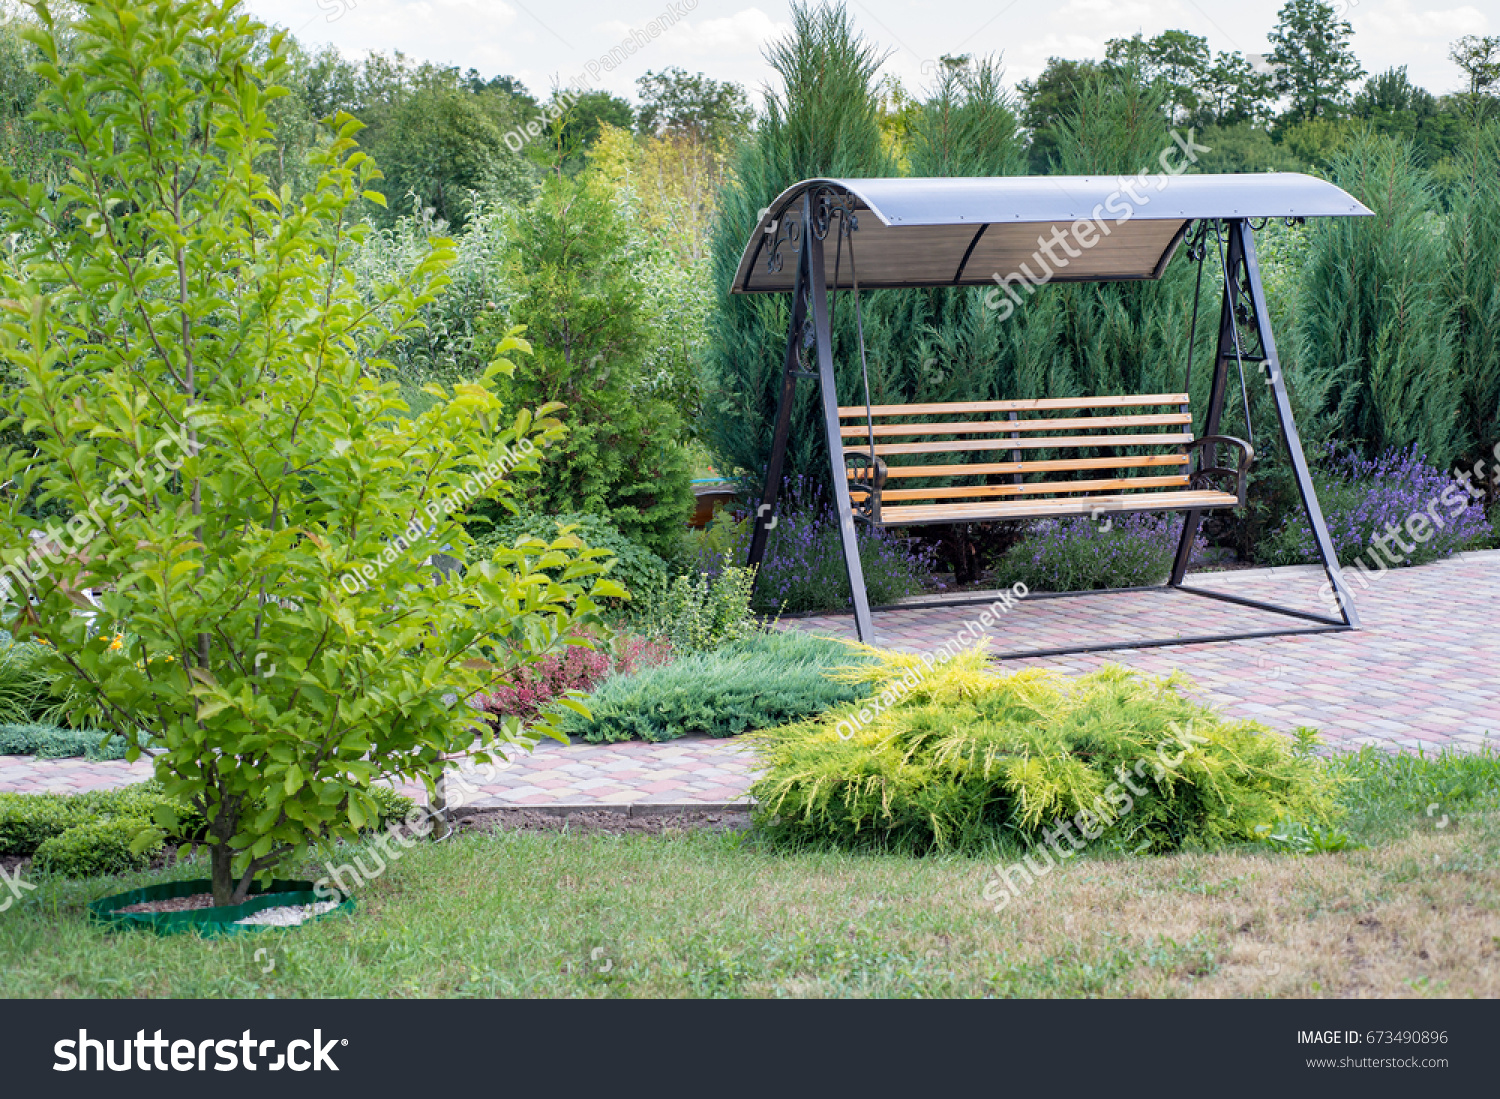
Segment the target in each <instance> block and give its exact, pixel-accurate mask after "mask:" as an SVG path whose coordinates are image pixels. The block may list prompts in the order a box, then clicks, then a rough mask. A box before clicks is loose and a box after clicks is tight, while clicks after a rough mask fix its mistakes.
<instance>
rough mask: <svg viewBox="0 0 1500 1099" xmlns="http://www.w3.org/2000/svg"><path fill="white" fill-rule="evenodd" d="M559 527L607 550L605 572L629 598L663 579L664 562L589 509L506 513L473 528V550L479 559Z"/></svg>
mask: <svg viewBox="0 0 1500 1099" xmlns="http://www.w3.org/2000/svg"><path fill="white" fill-rule="evenodd" d="M563 527H574V528H576V529H575V530H574V531H573V534H574V536H575V537H577V538H579V539H581V540H582V541H583V543H584V544H585V545H588V546H590V547H592V548H594V549H602V550H608V551H609V554H610V558H612V560H610V559H609V558H605V559H602V560H605V561H606V562H607V564H608V573H607V575H608V576H609V578H610V579H611V580H614V581H615V582H616V583H619V584H621V585H622V586H623V587H624V588H625V590H626V591H628V592H629V593H630V595H631V599H632V601H635V600H642V599H645V598H648V597H649V596H651V595H653V594H655V593H657V592H659V591H660V590H661V589H662V588H663V587H664V586H665V585H666V582H667V564H666V562H665V561H663V560H662V559H661V558H660V557H658V556H657V555H656V554H654V553H652V552H651V551H650V550H648V549H646V548H645V547H644V546H642V545H641V544H640V543H639V542H636V541H634V540H632V539H631V538H629V537H627V536H626V535H624V534H622V533H620V530H619V528H617V527H616V526H615V525H614V524H613V523H611V522H610V521H609V520H608V519H604V518H602V517H600V516H598V515H593V514H591V513H589V512H583V511H573V512H565V513H564V514H561V515H543V514H541V513H540V512H522V513H521V514H520V515H507V516H505V517H504V518H501V519H498V520H496V521H495V523H494V525H493V526H489V527H482V528H477V529H476V530H475V534H474V542H475V547H476V550H477V551H478V553H479V555H480V558H479V559H480V560H488V559H489V555H490V554H492V553H493V552H494V551H495V550H496V549H497V548H499V547H501V546H514V545H515V544H516V540H517V539H520V538H540V539H541V540H542V541H543V542H547V543H549V544H550V543H551V542H553V541H554V540H555V539H556V538H557V537H558V531H559V530H560V529H561V528H563ZM546 571H548V572H549V574H553V573H555V574H556V575H558V576H561V575H562V572H563V570H562V568H561V567H560V566H559V567H556V568H552V569H550V570H546Z"/></svg>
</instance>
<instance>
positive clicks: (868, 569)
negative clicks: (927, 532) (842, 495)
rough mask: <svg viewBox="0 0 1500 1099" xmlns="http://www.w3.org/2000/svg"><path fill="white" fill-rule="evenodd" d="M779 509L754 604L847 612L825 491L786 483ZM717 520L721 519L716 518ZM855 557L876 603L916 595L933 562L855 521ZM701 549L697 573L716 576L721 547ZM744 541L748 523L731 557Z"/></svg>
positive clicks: (928, 554) (773, 609)
mask: <svg viewBox="0 0 1500 1099" xmlns="http://www.w3.org/2000/svg"><path fill="white" fill-rule="evenodd" d="M781 499H782V500H783V501H787V500H791V501H793V503H791V504H790V505H789V506H782V507H778V510H777V519H776V526H775V527H774V528H773V529H772V530H771V534H770V538H769V539H768V540H767V542H766V557H765V561H764V562H762V564H761V567H760V575H759V577H758V578H757V581H756V586H755V599H754V603H753V606H754V608H755V609H756V610H757V611H760V612H762V613H766V614H776V613H786V614H796V613H799V612H802V611H828V610H847V609H848V608H849V607H850V606H852V605H853V604H852V596H851V593H850V590H849V577H848V575H847V574H846V573H845V571H844V554H843V548H842V545H841V543H840V541H839V529H838V525H837V523H836V522H835V521H834V517H833V509H832V508H831V507H830V506H829V501H828V500H827V498H826V494H825V493H824V491H823V489H822V488H821V487H820V486H819V485H818V484H817V483H816V482H813V481H811V480H806V479H798V480H796V481H792V482H789V483H788V484H787V485H786V487H785V488H783V490H782V496H781ZM716 522H723V520H722V519H720V520H716ZM856 531H857V538H858V542H859V559H860V564H861V566H862V567H863V569H864V574H865V590H866V591H867V592H868V593H869V597H870V604H871V605H872V606H880V605H882V604H886V603H894V602H895V601H896V600H898V599H904V598H906V597H908V596H912V595H919V594H921V592H922V590H923V584H924V581H926V580H927V579H928V578H929V577H930V576H931V575H932V570H933V567H934V565H935V564H936V557H937V554H936V551H935V550H934V549H931V548H928V547H923V546H921V545H919V544H918V543H916V542H915V541H914V540H912V539H909V538H900V537H897V536H896V535H894V534H891V533H890V532H888V531H875V530H871V529H869V528H868V527H867V526H866V525H864V524H858V525H857V526H856ZM722 544H724V543H723V540H716V543H715V548H712V549H710V548H708V547H705V549H704V551H703V552H701V553H700V556H699V559H698V560H697V561H696V562H690V567H696V568H697V569H698V570H699V571H701V572H706V573H708V574H709V575H716V574H717V572H718V570H719V569H721V568H722V567H723V561H724V557H723V556H722V550H718V549H717V546H718V545H722ZM749 545H750V523H749V521H748V520H741V521H740V522H739V523H737V524H735V526H734V528H733V531H732V532H731V537H730V538H729V539H728V546H729V555H728V559H729V560H730V561H741V562H742V561H743V560H744V559H745V553H746V551H747V550H748V549H749Z"/></svg>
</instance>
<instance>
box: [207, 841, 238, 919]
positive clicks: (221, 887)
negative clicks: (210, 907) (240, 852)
mask: <svg viewBox="0 0 1500 1099" xmlns="http://www.w3.org/2000/svg"><path fill="white" fill-rule="evenodd" d="M208 856H209V865H210V866H211V867H212V868H213V882H214V904H215V906H217V907H220V908H222V907H223V906H225V905H229V904H233V903H234V887H235V885H237V884H238V883H237V882H236V881H235V880H234V874H233V873H232V870H233V864H234V851H233V850H231V849H230V847H229V846H228V845H227V844H225V843H216V844H214V845H213V846H212V847H210V848H209V849H208Z"/></svg>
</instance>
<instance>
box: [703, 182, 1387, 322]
mask: <svg viewBox="0 0 1500 1099" xmlns="http://www.w3.org/2000/svg"><path fill="white" fill-rule="evenodd" d="M808 191H826V192H827V193H829V194H831V195H835V196H847V197H848V200H849V202H850V206H851V208H852V209H853V210H854V211H855V212H856V213H857V214H858V215H864V214H866V213H868V214H869V215H873V216H859V217H858V231H857V232H856V233H854V234H853V236H852V237H851V238H850V240H851V241H852V247H853V252H854V259H855V263H856V264H857V267H858V273H859V284H860V286H861V287H869V288H872V289H874V288H879V287H916V286H980V285H990V284H997V283H1013V282H1021V281H1029V282H1033V283H1035V282H1039V281H1054V282H1064V281H1071V282H1078V281H1105V280H1117V279H1150V278H1159V277H1160V276H1161V273H1162V271H1164V270H1165V269H1166V265H1167V261H1168V260H1169V259H1171V257H1172V253H1173V251H1174V250H1175V249H1176V247H1177V244H1178V242H1179V241H1180V240H1181V239H1182V235H1183V232H1184V230H1186V228H1187V226H1188V224H1189V223H1190V222H1192V221H1194V220H1197V219H1200V218H1240V217H1247V218H1293V217H1295V218H1308V217H1350V216H1354V217H1359V216H1365V215H1368V214H1369V213H1370V210H1368V209H1367V208H1366V207H1365V206H1363V205H1361V204H1360V203H1359V202H1358V201H1357V200H1356V199H1355V198H1354V197H1353V196H1352V195H1350V194H1348V193H1347V192H1346V191H1343V190H1341V189H1340V188H1338V187H1336V186H1334V185H1333V184H1332V183H1329V182H1328V181H1326V180H1322V179H1317V178H1315V177H1313V176H1307V175H1302V174H1300V173H1297V172H1268V173H1264V174H1253V175H1252V174H1246V175H1187V174H1184V175H1141V176H1123V177H1119V176H990V177H983V178H935V179H912V178H899V177H898V178H890V179H805V180H803V181H802V182H800V183H798V184H795V185H794V186H792V187H789V188H787V189H786V190H785V191H783V192H782V193H781V195H779V196H778V197H777V199H776V200H775V201H774V202H773V203H771V205H770V206H769V207H767V208H766V209H765V210H764V211H762V213H761V217H760V222H759V224H757V226H756V228H755V232H754V234H753V235H752V236H751V238H750V241H749V243H748V244H747V245H746V246H745V251H744V254H743V255H742V256H741V258H740V265H739V270H738V271H737V272H736V274H735V279H734V285H733V287H731V289H732V291H733V292H734V293H737V294H753V293H775V292H778V291H790V290H791V288H792V279H793V276H794V274H795V270H796V265H795V264H794V263H786V262H785V253H786V252H788V251H791V252H795V250H796V248H795V246H796V243H797V242H798V241H800V239H801V238H800V233H801V200H802V197H803V195H804V194H805V193H806V192H808ZM828 251H829V255H828V257H827V267H828V284H829V286H830V287H832V286H834V270H833V268H834V258H835V257H834V255H833V251H834V248H833V243H832V242H830V243H829V247H828ZM848 261H849V257H848V255H845V256H844V257H843V260H842V262H841V263H840V265H839V272H838V278H837V285H838V288H839V289H846V288H848V287H850V286H852V285H853V278H852V273H851V269H850V264H849V262H848Z"/></svg>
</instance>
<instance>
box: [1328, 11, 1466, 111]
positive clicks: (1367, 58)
mask: <svg viewBox="0 0 1500 1099" xmlns="http://www.w3.org/2000/svg"><path fill="white" fill-rule="evenodd" d="M1344 18H1345V19H1347V20H1348V21H1349V23H1350V24H1351V25H1352V26H1353V27H1354V49H1355V53H1356V54H1357V55H1358V56H1359V59H1360V61H1361V62H1363V64H1364V67H1365V68H1366V69H1367V70H1369V71H1370V72H1371V73H1372V74H1373V73H1378V72H1383V71H1384V70H1386V69H1389V68H1392V67H1394V66H1399V65H1406V66H1408V68H1409V70H1410V73H1411V77H1412V80H1413V81H1414V82H1415V83H1417V84H1420V85H1423V86H1424V87H1426V88H1427V90H1428V91H1430V92H1433V93H1434V94H1437V95H1441V94H1443V93H1444V92H1451V91H1455V90H1457V89H1458V88H1459V86H1460V85H1461V84H1462V83H1463V80H1462V74H1461V73H1460V71H1459V69H1458V66H1457V65H1455V64H1453V62H1452V61H1450V60H1449V59H1448V50H1449V48H1450V47H1451V45H1452V44H1453V42H1454V41H1455V40H1456V39H1459V38H1462V37H1463V36H1464V35H1466V34H1485V33H1487V32H1488V31H1489V28H1490V23H1491V20H1490V19H1489V18H1488V17H1486V16H1485V14H1484V13H1483V12H1482V11H1480V10H1479V9H1478V8H1476V7H1473V6H1472V5H1467V4H1466V5H1463V6H1461V7H1454V8H1438V7H1426V6H1419V5H1417V4H1414V3H1413V2H1412V0H1386V2H1385V3H1383V4H1381V5H1380V6H1379V7H1371V8H1369V9H1368V10H1366V9H1365V8H1364V7H1363V6H1354V7H1351V8H1350V9H1349V11H1348V13H1347V14H1346V15H1345V16H1344Z"/></svg>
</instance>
